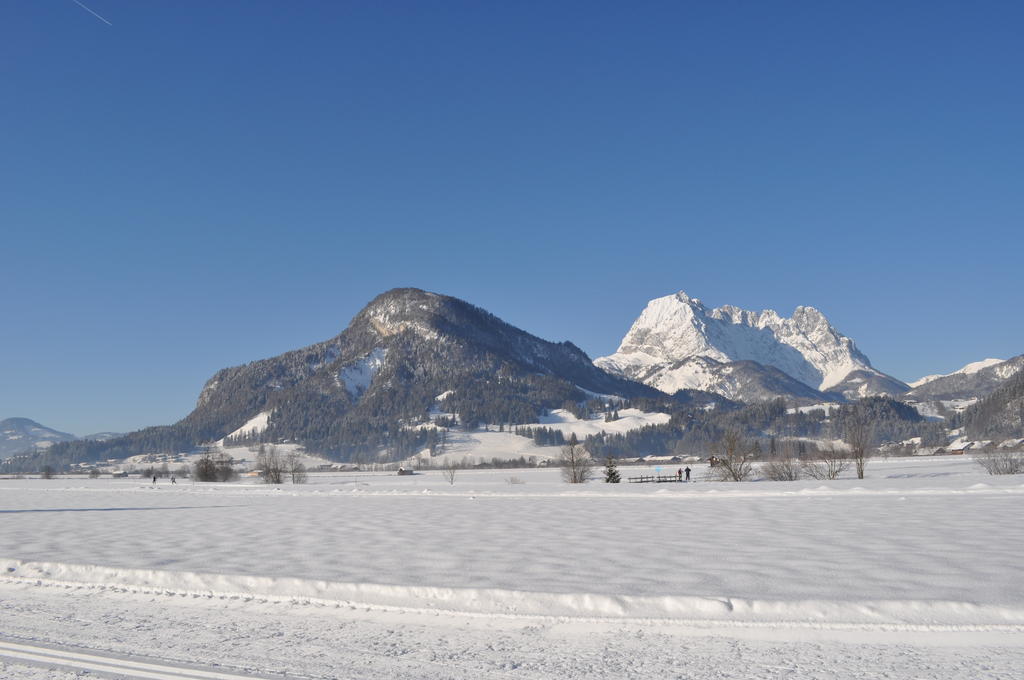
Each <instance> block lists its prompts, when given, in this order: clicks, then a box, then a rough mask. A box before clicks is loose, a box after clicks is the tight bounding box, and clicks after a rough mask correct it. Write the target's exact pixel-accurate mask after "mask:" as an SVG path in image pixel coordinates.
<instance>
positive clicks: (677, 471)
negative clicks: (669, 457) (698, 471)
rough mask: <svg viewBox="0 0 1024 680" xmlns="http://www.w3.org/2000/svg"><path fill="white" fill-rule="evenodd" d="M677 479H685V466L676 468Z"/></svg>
mask: <svg viewBox="0 0 1024 680" xmlns="http://www.w3.org/2000/svg"><path fill="white" fill-rule="evenodd" d="M676 479H678V480H679V481H683V468H679V469H678V470H676Z"/></svg>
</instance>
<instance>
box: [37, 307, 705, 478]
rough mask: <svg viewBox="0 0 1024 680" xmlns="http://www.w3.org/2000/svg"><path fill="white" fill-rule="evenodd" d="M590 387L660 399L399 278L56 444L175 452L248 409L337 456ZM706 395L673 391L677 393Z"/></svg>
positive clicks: (526, 410)
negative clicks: (337, 318)
mask: <svg viewBox="0 0 1024 680" xmlns="http://www.w3.org/2000/svg"><path fill="white" fill-rule="evenodd" d="M593 395H616V396H619V397H624V398H646V399H648V400H653V401H656V402H660V403H666V404H667V403H668V402H669V401H670V400H671V399H670V397H668V396H667V395H665V394H663V393H661V392H658V391H657V390H655V389H654V388H651V387H648V386H646V385H643V384H640V383H637V382H633V381H630V380H627V379H623V378H621V377H618V376H613V375H611V374H609V373H606V372H605V371H603V370H601V369H600V368H598V367H596V366H594V364H593V363H592V361H591V360H590V358H589V357H588V356H587V355H586V354H585V353H584V352H583V351H582V350H580V349H579V348H578V347H576V346H575V345H573V344H572V343H570V342H562V343H553V342H548V341H546V340H542V339H540V338H537V337H535V336H533V335H530V334H529V333H526V332H525V331H522V330H520V329H518V328H515V327H513V326H511V325H509V324H507V323H505V322H503V321H501V320H500V319H498V318H497V317H495V316H494V315H492V314H490V313H488V312H486V311H484V310H483V309H480V308H478V307H474V306H473V305H471V304H469V303H466V302H464V301H462V300H458V299H456V298H452V297H447V296H444V295H438V294H435V293H429V292H425V291H422V290H417V289H412V288H403V289H395V290H392V291H389V292H387V293H384V294H382V295H380V296H378V297H377V298H376V299H374V300H373V301H372V302H371V303H370V304H369V305H367V306H366V308H364V309H363V310H362V311H361V312H360V313H359V314H357V315H356V317H355V318H354V319H353V320H352V322H351V323H350V324H349V326H348V328H346V329H345V330H344V331H343V332H342V333H341V334H340V335H338V336H336V337H334V338H332V339H330V340H327V341H325V342H321V343H317V344H315V345H311V346H309V347H305V348H303V349H299V350H295V351H292V352H288V353H286V354H282V355H280V356H277V357H273V358H270V359H264V360H261V361H255V362H252V363H250V364H246V365H244V366H236V367H233V368H227V369H224V370H221V371H219V372H218V373H217V374H216V375H214V376H213V377H212V378H211V379H210V380H209V381H208V382H207V383H206V385H205V386H204V387H203V389H202V392H201V394H200V396H199V400H198V403H197V405H196V408H195V410H194V411H192V413H190V414H189V415H188V416H186V417H185V418H184V419H183V420H181V421H180V422H178V423H176V424H174V425H170V426H164V427H153V428H147V429H145V430H141V431H139V432H134V433H131V434H128V435H125V436H123V437H119V438H115V439H112V440H109V441H104V442H95V441H93V442H71V443H67V444H61V445H59V448H56V449H54V450H53V453H54V454H55V455H63V456H65V457H67V458H69V459H70V460H73V461H84V460H96V459H100V458H111V457H123V456H126V455H131V454H134V453H144V452H155V451H175V450H187V449H190V448H192V447H195V446H196V445H199V444H201V443H203V442H210V441H214V440H218V439H220V438H222V437H224V436H225V435H227V434H229V433H232V432H234V431H235V430H236V429H238V428H239V427H240V426H242V425H243V424H244V423H246V422H247V421H248V420H250V419H251V418H253V417H254V416H256V415H258V414H260V413H269V414H270V415H269V419H268V423H267V427H266V429H263V430H262V431H260V432H255V433H253V434H252V435H251V436H252V437H254V438H257V439H260V440H266V441H283V440H291V441H297V442H301V443H303V444H305V445H306V446H307V447H308V448H309V449H310V450H312V451H317V452H321V453H325V454H328V455H331V456H334V457H336V458H341V459H345V458H348V457H350V456H352V455H353V454H356V453H362V452H368V451H376V450H378V449H379V448H381V447H386V448H387V449H388V450H390V451H391V452H392V454H393V455H394V456H403V455H408V454H409V453H411V452H413V451H415V450H416V449H418V448H420V447H422V446H423V445H424V444H425V443H426V439H427V438H428V437H429V436H430V434H429V431H428V430H424V429H421V428H416V427H414V425H415V424H417V423H422V422H424V421H426V420H427V419H428V417H429V414H430V411H431V409H434V408H439V409H441V410H445V411H449V412H454V413H457V414H458V417H459V420H460V423H461V424H462V425H463V426H472V425H473V424H475V423H481V422H487V423H506V424H518V423H528V422H536V421H537V419H538V416H539V415H540V414H542V413H543V412H545V411H546V410H548V409H552V408H558V407H562V406H563V405H567V404H576V403H579V402H582V401H585V400H586V399H588V398H589V397H590V396H593ZM716 400H718V398H717V397H713V396H712V395H707V394H703V393H700V392H692V391H691V392H684V393H681V394H680V395H679V396H678V397H677V401H678V402H693V401H696V402H697V403H698V404H706V403H710V402H713V401H716Z"/></svg>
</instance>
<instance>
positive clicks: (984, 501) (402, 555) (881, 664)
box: [0, 456, 1024, 679]
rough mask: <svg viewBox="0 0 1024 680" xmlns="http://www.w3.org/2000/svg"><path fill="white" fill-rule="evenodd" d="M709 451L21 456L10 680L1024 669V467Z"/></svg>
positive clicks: (3, 562)
mask: <svg viewBox="0 0 1024 680" xmlns="http://www.w3.org/2000/svg"><path fill="white" fill-rule="evenodd" d="M691 467H693V468H694V477H695V479H696V480H698V481H696V482H695V483H692V484H628V483H623V484H619V485H608V484H603V483H600V482H599V481H595V482H592V483H590V484H587V485H583V486H570V485H566V484H563V483H562V482H561V481H560V479H559V476H558V471H557V470H546V469H529V470H506V471H501V470H488V471H469V470H463V471H459V472H458V473H457V475H456V478H455V483H454V484H453V485H449V484H448V483H447V482H446V481H445V480H444V478H443V476H442V475H441V473H439V472H436V473H431V472H427V473H423V474H418V475H414V476H407V477H398V476H394V475H390V474H380V473H378V474H372V473H348V474H341V473H332V474H322V475H316V474H315V475H313V476H311V479H310V483H309V484H307V485H300V486H291V485H284V486H281V487H267V486H263V485H259V484H256V483H252V482H241V483H234V484H225V485H201V484H195V485H193V484H191V483H189V482H185V483H179V484H177V485H174V486H172V485H170V484H169V483H168V482H167V481H164V480H161V482H160V483H158V484H157V485H156V486H154V485H152V484H148V483H144V482H142V481H140V480H138V479H96V480H89V479H57V480H50V481H43V480H0V526H2V527H3V530H2V531H0V556H2V558H0V573H2V574H3V576H4V578H2V579H0V677H3V678H8V677H9V678H22V677H63V675H61V674H62V673H64V672H67V673H68V675H67V677H74V675H73V674H72V673H73V672H74V670H73V669H79V670H81V669H91V671H92V672H93V673H94V674H99V675H100V676H102V675H103V674H104V673H106V674H108V675H110V674H114V675H116V674H118V673H120V676H122V677H124V676H126V677H179V678H180V677H189V678H191V677H197V678H198V677H203V678H209V677H221V678H235V677H282V676H283V675H284V674H285V673H287V674H288V677H315V678H334V677H339V678H393V677H400V678H586V677H601V678H619V677H637V678H639V677H644V678H662V677H679V678H881V677H889V678H965V679H966V678H972V679H973V678H1019V677H1020V670H1019V669H1020V668H1022V667H1024V582H1022V580H1021V565H1022V564H1024V524H1022V523H1021V521H1020V518H1021V517H1022V516H1024V479H1022V478H1020V477H990V476H988V475H986V474H984V473H983V472H982V471H981V469H980V468H979V467H978V466H976V465H975V464H974V463H973V461H972V460H971V459H970V458H969V457H964V456H950V457H942V458H914V459H878V460H874V461H872V462H871V464H870V465H869V467H868V479H865V480H856V479H841V480H838V481H835V482H819V481H801V482H788V483H787V482H779V483H775V482H752V483H743V484H722V483H714V482H705V481H701V480H702V477H703V474H704V472H705V469H704V467H703V466H701V465H691ZM621 471H622V473H623V477H628V476H632V475H635V474H639V473H640V472H646V473H650V472H651V470H649V469H648V470H641V469H639V468H630V467H625V468H621ZM662 472H663V473H669V472H674V469H672V470H670V469H668V468H666V469H664V470H662ZM512 477H515V478H517V479H516V480H511V479H510V478H512ZM510 481H515V482H518V483H510ZM90 664H91V665H90ZM133 664H134V665H133ZM56 669H64V670H56Z"/></svg>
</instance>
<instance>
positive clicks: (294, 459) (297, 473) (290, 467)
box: [285, 451, 309, 484]
mask: <svg viewBox="0 0 1024 680" xmlns="http://www.w3.org/2000/svg"><path fill="white" fill-rule="evenodd" d="M285 468H286V469H287V471H288V474H289V475H290V476H291V478H292V484H305V483H306V482H308V481H309V474H308V473H307V472H306V466H305V465H303V464H302V456H300V455H299V453H298V452H297V451H289V452H288V455H287V456H285Z"/></svg>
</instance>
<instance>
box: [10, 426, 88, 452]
mask: <svg viewBox="0 0 1024 680" xmlns="http://www.w3.org/2000/svg"><path fill="white" fill-rule="evenodd" d="M75 438H76V437H75V435H73V434H68V433H67V432H58V431H57V430H54V429H52V428H49V427H46V426H45V425H40V424H39V423H37V422H36V421H34V420H29V419H28V418H7V419H6V420H0V458H6V457H7V456H13V455H17V454H20V453H26V452H28V451H31V450H33V449H35V448H46V447H49V446H53V445H54V444H56V443H57V442H66V441H71V440H73V439H75Z"/></svg>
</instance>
